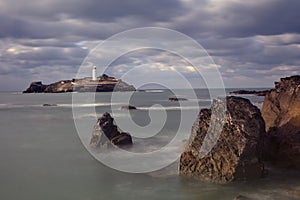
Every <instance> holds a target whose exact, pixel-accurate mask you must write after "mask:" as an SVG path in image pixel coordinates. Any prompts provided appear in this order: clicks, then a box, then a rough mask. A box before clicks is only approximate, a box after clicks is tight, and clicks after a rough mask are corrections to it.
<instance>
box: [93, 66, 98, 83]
mask: <svg viewBox="0 0 300 200" xmlns="http://www.w3.org/2000/svg"><path fill="white" fill-rule="evenodd" d="M92 80H93V81H97V71H96V66H94V67H93V70H92Z"/></svg>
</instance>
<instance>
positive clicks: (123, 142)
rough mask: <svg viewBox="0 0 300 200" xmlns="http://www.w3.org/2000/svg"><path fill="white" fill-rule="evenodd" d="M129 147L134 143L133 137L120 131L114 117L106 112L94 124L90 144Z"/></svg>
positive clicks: (93, 145)
mask: <svg viewBox="0 0 300 200" xmlns="http://www.w3.org/2000/svg"><path fill="white" fill-rule="evenodd" d="M112 145H115V146H118V147H128V146H131V145H132V138H131V136H130V134H128V133H120V132H119V131H118V127H117V126H116V125H115V124H114V118H112V117H111V116H110V114H109V113H107V112H106V113H104V114H103V115H102V117H100V118H99V119H98V121H97V123H96V125H95V126H94V130H93V134H92V138H91V141H90V146H91V147H94V148H98V147H108V146H112Z"/></svg>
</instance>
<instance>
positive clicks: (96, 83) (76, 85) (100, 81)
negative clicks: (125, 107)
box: [23, 74, 136, 93]
mask: <svg viewBox="0 0 300 200" xmlns="http://www.w3.org/2000/svg"><path fill="white" fill-rule="evenodd" d="M135 90H136V89H135V87H134V86H133V85H129V84H128V83H126V82H123V81H122V80H121V79H117V78H114V77H110V76H108V75H106V74H103V75H101V76H99V77H97V78H95V75H94V74H93V77H86V78H82V79H72V80H61V81H58V82H55V83H51V84H49V85H44V84H43V83H42V81H37V82H32V83H31V84H30V86H29V87H28V88H27V89H26V90H25V91H23V93H65V92H112V91H135Z"/></svg>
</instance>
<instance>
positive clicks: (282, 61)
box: [0, 0, 300, 91]
mask: <svg viewBox="0 0 300 200" xmlns="http://www.w3.org/2000/svg"><path fill="white" fill-rule="evenodd" d="M299 10H300V1H299V0H253V1H244V0H163V1H150V0H148V1H146V0H128V1H124V0H86V1H82V0H64V1H61V0H31V1H26V0H9V1H7V0H0V49H1V51H0V90H2V91H3V90H16V91H20V90H23V89H25V88H26V87H27V86H28V84H29V83H30V82H31V81H35V80H43V82H45V83H50V82H53V81H57V80H60V79H71V78H72V77H74V76H75V74H76V72H77V70H78V68H79V66H80V65H81V63H82V62H83V59H84V58H85V57H86V56H87V55H88V53H89V51H90V50H91V49H92V48H93V47H94V46H95V44H97V42H99V41H103V40H105V39H107V38H108V37H110V36H112V35H113V34H116V33H118V32H120V31H125V30H128V29H130V28H137V27H144V26H157V27H165V28H171V29H174V30H177V31H180V32H182V33H184V34H187V35H188V36H190V37H192V38H194V39H195V40H197V41H198V42H199V43H200V44H201V45H202V46H203V47H204V48H205V49H206V50H207V51H208V53H209V54H210V55H211V56H212V57H213V59H214V61H215V63H216V65H217V66H219V70H220V71H221V74H222V76H223V79H224V82H225V85H226V86H227V87H272V86H273V82H274V81H275V80H278V79H279V78H280V77H284V76H290V75H296V74H300V21H299V19H300V12H299ZM144 53H145V54H144V56H146V55H147V51H144ZM148 53H149V59H148V62H149V60H150V61H151V58H153V60H152V61H153V62H155V63H158V62H159V60H161V61H162V62H163V63H164V64H165V65H168V64H169V63H168V60H169V61H170V60H172V59H167V58H168V55H169V54H167V53H165V52H161V51H157V54H155V53H153V51H149V52H148ZM153 54H155V55H153ZM126 60H130V59H129V58H123V61H124V62H122V59H120V60H119V61H117V62H115V63H116V65H118V66H119V67H120V66H122V65H126V63H127V64H128V65H130V64H131V65H132V64H139V65H143V64H145V63H143V59H141V60H140V62H138V61H136V57H135V61H136V62H135V63H134V62H126ZM131 60H132V59H131ZM170 62H171V61H170ZM172 65H176V64H174V63H172ZM189 71H190V73H192V72H193V70H187V71H186V72H185V73H188V72H189ZM158 72H159V70H158Z"/></svg>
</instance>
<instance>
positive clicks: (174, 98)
mask: <svg viewBox="0 0 300 200" xmlns="http://www.w3.org/2000/svg"><path fill="white" fill-rule="evenodd" d="M169 101H187V99H186V98H179V97H170V98H169Z"/></svg>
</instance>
